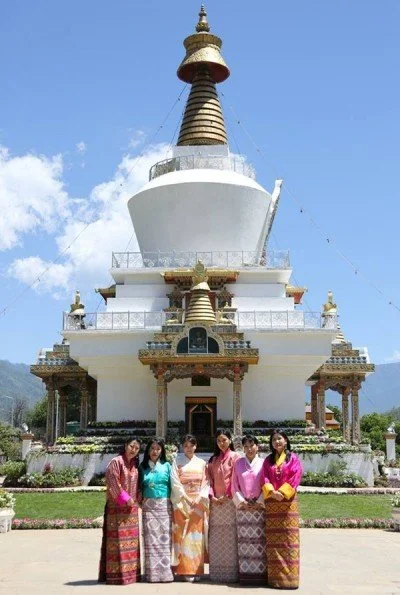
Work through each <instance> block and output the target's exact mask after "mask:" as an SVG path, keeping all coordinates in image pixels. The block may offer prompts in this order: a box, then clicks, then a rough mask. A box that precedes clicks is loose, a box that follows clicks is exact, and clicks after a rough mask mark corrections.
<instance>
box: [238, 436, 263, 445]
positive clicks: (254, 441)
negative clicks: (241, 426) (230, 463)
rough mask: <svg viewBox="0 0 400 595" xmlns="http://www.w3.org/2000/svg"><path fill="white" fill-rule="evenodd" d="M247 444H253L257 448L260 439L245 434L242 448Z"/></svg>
mask: <svg viewBox="0 0 400 595" xmlns="http://www.w3.org/2000/svg"><path fill="white" fill-rule="evenodd" d="M246 442H252V443H253V444H255V445H256V446H258V444H259V442H258V438H257V436H253V434H245V435H244V436H243V438H242V446H244V445H245V443H246Z"/></svg>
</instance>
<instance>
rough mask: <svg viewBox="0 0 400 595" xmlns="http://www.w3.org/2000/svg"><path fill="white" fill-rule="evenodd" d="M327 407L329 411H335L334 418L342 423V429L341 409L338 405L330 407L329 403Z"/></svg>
mask: <svg viewBox="0 0 400 595" xmlns="http://www.w3.org/2000/svg"><path fill="white" fill-rule="evenodd" d="M327 407H328V409H330V410H331V411H333V417H334V418H335V419H336V421H338V422H339V423H340V427H342V421H343V416H342V410H341V409H340V407H338V406H337V405H330V404H329V403H328V404H327Z"/></svg>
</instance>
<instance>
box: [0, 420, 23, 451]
mask: <svg viewBox="0 0 400 595" xmlns="http://www.w3.org/2000/svg"><path fill="white" fill-rule="evenodd" d="M18 434H19V432H18V431H17V430H16V429H15V428H13V427H12V426H10V425H9V424H5V423H3V422H0V450H1V451H2V452H3V453H4V454H5V455H6V458H7V459H16V458H18V457H19V450H20V445H19V439H18V437H19V436H18Z"/></svg>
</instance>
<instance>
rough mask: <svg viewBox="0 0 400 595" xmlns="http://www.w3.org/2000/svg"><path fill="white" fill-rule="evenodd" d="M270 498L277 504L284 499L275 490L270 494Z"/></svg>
mask: <svg viewBox="0 0 400 595" xmlns="http://www.w3.org/2000/svg"><path fill="white" fill-rule="evenodd" d="M271 498H273V500H276V501H277V502H282V500H283V499H284V496H283V494H281V493H280V492H278V491H277V490H274V491H273V492H272V494H271Z"/></svg>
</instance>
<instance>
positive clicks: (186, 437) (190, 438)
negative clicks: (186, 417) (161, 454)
mask: <svg viewBox="0 0 400 595" xmlns="http://www.w3.org/2000/svg"><path fill="white" fill-rule="evenodd" d="M185 442H190V444H193V446H197V438H196V436H193V434H185V435H184V437H183V438H182V440H181V444H182V446H183V445H184V444H185Z"/></svg>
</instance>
